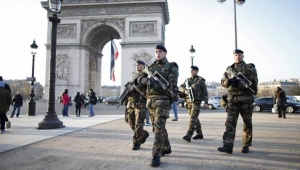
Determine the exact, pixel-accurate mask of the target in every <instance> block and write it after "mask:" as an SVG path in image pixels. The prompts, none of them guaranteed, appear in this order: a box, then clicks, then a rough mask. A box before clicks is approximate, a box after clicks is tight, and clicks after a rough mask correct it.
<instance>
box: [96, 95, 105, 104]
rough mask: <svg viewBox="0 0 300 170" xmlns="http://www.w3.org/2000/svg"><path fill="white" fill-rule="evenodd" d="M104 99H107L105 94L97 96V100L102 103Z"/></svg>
mask: <svg viewBox="0 0 300 170" xmlns="http://www.w3.org/2000/svg"><path fill="white" fill-rule="evenodd" d="M103 99H105V97H104V96H98V98H97V100H98V102H99V103H102V102H103Z"/></svg>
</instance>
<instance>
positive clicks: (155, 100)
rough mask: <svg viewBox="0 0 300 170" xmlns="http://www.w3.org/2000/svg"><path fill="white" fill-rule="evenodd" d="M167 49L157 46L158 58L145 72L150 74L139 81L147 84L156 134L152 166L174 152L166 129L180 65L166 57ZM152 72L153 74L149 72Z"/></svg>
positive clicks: (175, 91)
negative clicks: (162, 157)
mask: <svg viewBox="0 0 300 170" xmlns="http://www.w3.org/2000/svg"><path fill="white" fill-rule="evenodd" d="M166 55H167V50H166V48H165V47H164V46H162V45H157V46H156V47H155V57H156V60H155V62H154V63H153V64H151V65H150V66H149V67H148V66H147V67H148V69H145V72H147V70H149V72H148V76H149V78H147V77H144V78H141V79H139V80H138V83H140V84H143V85H146V86H147V90H146V97H147V104H146V106H147V109H148V111H149V113H150V119H151V122H152V126H153V128H152V131H153V132H154V134H155V138H154V142H153V148H152V157H153V158H152V161H151V164H150V165H151V166H152V167H158V166H159V165H160V158H161V156H164V155H165V154H170V153H172V150H171V144H170V141H169V138H168V133H167V130H166V122H167V119H168V118H169V117H170V116H169V110H170V109H171V104H172V102H173V101H175V100H176V96H177V91H178V87H177V79H178V65H177V64H176V63H170V62H169V61H168V59H167V57H166ZM150 72H151V73H152V76H151V75H149V73H150ZM154 73H155V75H156V78H158V77H159V80H160V81H162V82H163V83H164V87H166V88H163V87H162V86H161V85H160V84H159V83H158V79H154V78H153V75H154ZM157 76H158V77H157Z"/></svg>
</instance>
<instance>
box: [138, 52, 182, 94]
mask: <svg viewBox="0 0 300 170" xmlns="http://www.w3.org/2000/svg"><path fill="white" fill-rule="evenodd" d="M149 70H150V71H151V72H153V73H154V72H155V71H157V72H158V73H159V74H161V75H162V77H163V78H164V79H165V80H167V81H168V82H169V86H168V89H169V90H170V91H172V92H175V91H176V92H177V90H178V89H177V79H178V74H179V73H178V68H177V67H176V66H175V65H173V64H171V63H169V61H168V59H167V58H165V59H163V60H160V61H157V60H156V61H155V62H154V63H153V64H152V65H150V66H149ZM145 80H147V79H146V77H144V78H143V79H140V80H139V82H140V83H141V84H144V85H145V84H147V82H146V81H145ZM146 97H147V98H156V97H170V94H168V91H167V90H164V89H163V88H162V87H161V86H160V85H159V84H156V85H155V86H154V87H150V86H149V85H147V91H146Z"/></svg>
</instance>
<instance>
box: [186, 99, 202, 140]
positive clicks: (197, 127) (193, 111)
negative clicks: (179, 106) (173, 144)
mask: <svg viewBox="0 0 300 170" xmlns="http://www.w3.org/2000/svg"><path fill="white" fill-rule="evenodd" d="M187 110H188V112H189V115H190V121H189V130H188V131H187V133H186V134H187V135H188V136H192V135H193V134H194V132H195V131H196V133H197V135H203V133H202V129H201V123H200V120H199V118H198V117H199V114H200V103H192V102H189V103H187Z"/></svg>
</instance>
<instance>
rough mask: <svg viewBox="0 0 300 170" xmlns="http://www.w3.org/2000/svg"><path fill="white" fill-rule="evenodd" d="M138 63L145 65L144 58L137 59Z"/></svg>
mask: <svg viewBox="0 0 300 170" xmlns="http://www.w3.org/2000/svg"><path fill="white" fill-rule="evenodd" d="M136 63H138V64H143V65H145V62H144V61H142V60H137V61H136Z"/></svg>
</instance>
